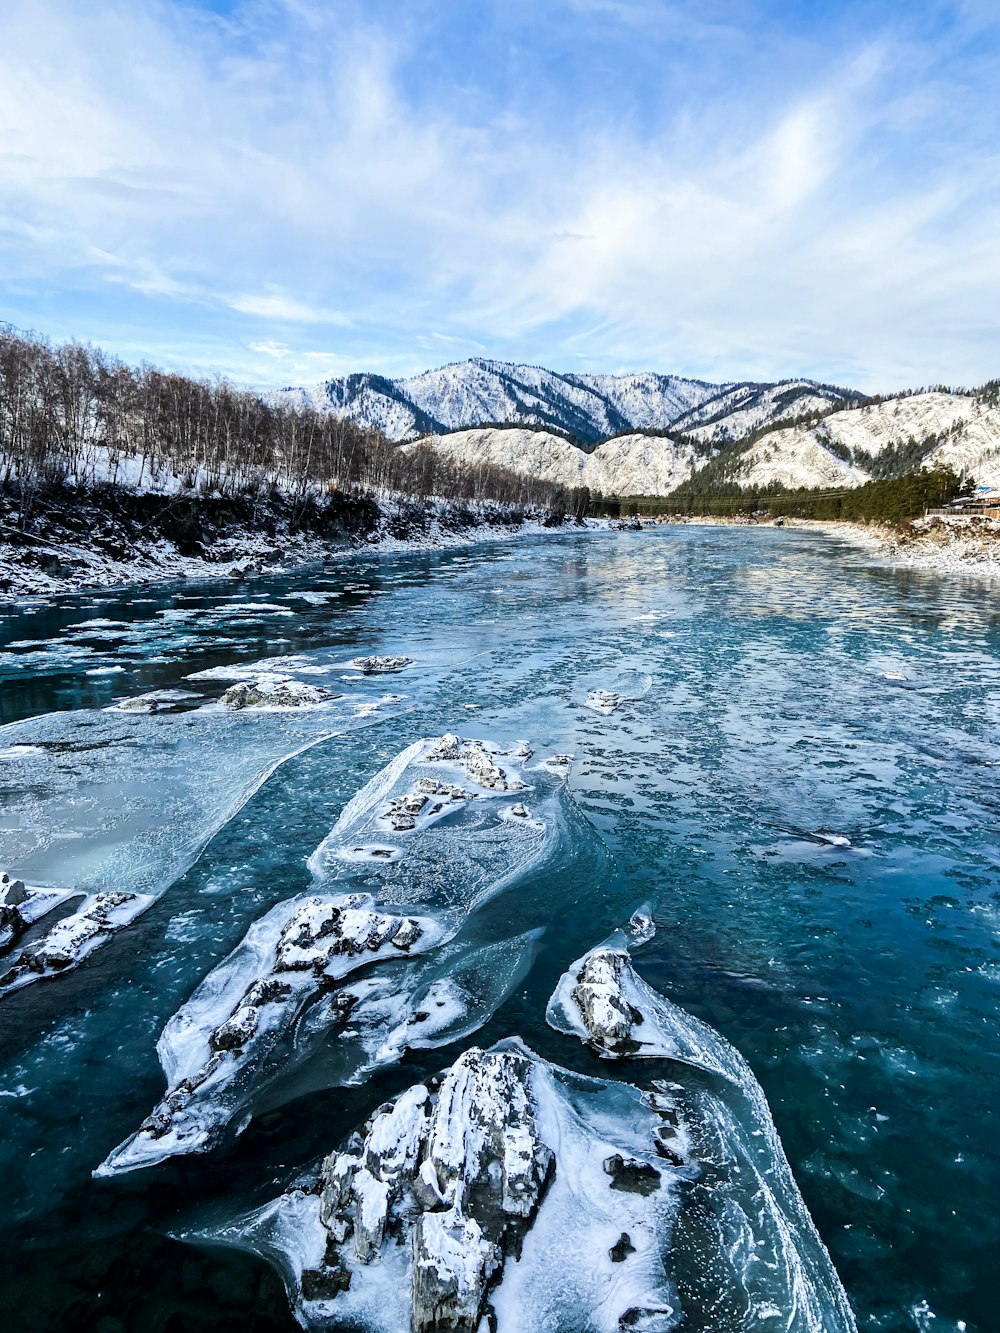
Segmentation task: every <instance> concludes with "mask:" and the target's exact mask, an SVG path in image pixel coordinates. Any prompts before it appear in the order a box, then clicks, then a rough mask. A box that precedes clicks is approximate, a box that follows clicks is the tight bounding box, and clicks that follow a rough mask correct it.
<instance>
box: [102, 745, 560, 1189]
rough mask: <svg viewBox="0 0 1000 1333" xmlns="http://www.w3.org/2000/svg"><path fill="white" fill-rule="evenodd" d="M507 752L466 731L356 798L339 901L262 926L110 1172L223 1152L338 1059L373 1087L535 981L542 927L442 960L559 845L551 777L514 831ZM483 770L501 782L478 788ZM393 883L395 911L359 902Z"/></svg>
mask: <svg viewBox="0 0 1000 1333" xmlns="http://www.w3.org/2000/svg"><path fill="white" fill-rule="evenodd" d="M505 754H506V752H505V751H503V750H502V749H501V748H500V747H498V746H494V745H492V744H491V743H490V742H486V741H476V742H472V741H464V740H460V739H459V738H458V737H454V736H448V737H445V738H444V740H443V741H441V740H438V741H433V740H423V741H417V742H415V743H414V744H413V745H411V746H409V747H408V748H407V749H406V750H404V751H403V752H402V753H401V754H400V755H398V756H397V758H396V759H395V760H393V761H392V763H390V764H389V765H387V766H386V768H384V769H383V770H382V771H381V772H380V773H378V774H376V776H375V777H374V778H373V779H372V780H371V781H370V782H369V783H368V784H367V785H366V786H365V787H363V788H362V789H361V790H360V791H359V792H357V793H356V794H355V796H354V797H352V799H351V800H350V801H349V802H348V803H347V805H346V806H345V807H344V809H343V811H342V812H341V815H340V818H339V819H338V820H337V822H336V824H335V825H334V828H333V829H332V830H331V832H330V834H329V835H328V837H327V838H325V839H324V840H323V843H322V844H321V845H320V847H319V848H318V849H317V851H316V852H315V853H314V855H313V857H312V858H311V860H310V865H311V867H312V869H313V872H314V874H315V876H316V881H317V888H318V889H319V890H322V891H318V892H314V893H312V894H309V895H306V896H304V897H299V898H296V899H293V900H291V901H286V902H282V903H279V904H278V905H277V906H276V907H274V908H272V909H271V911H270V912H268V913H267V914H266V915H265V916H264V917H262V918H261V919H260V920H259V921H258V922H256V923H255V924H254V925H253V926H251V928H250V930H249V931H248V932H247V934H246V936H245V937H244V939H243V941H242V942H241V943H240V945H238V946H237V948H236V950H235V951H234V952H233V953H232V954H231V955H230V956H229V957H228V958H227V959H225V960H224V961H223V962H222V963H221V964H219V966H218V967H217V968H216V969H215V970H214V971H213V972H211V973H209V975H208V976H207V977H206V978H205V980H204V981H203V982H202V984H201V986H199V987H198V989H197V990H196V991H195V993H194V994H193V995H192V996H191V998H190V1000H188V1002H187V1003H186V1004H185V1005H184V1006H182V1008H181V1009H180V1010H179V1011H178V1013H177V1014H175V1015H174V1017H173V1018H172V1019H171V1020H170V1021H169V1023H168V1024H167V1026H166V1028H165V1029H164V1031H163V1034H162V1035H161V1037H160V1041H159V1044H158V1049H159V1054H160V1061H161V1064H162V1065H163V1069H164V1073H165V1075H166V1079H167V1084H168V1088H167V1092H166V1094H165V1096H164V1098H163V1100H162V1101H161V1103H160V1104H159V1106H158V1107H157V1108H156V1109H155V1110H154V1112H153V1114H152V1115H151V1116H150V1118H149V1119H148V1121H147V1122H146V1123H145V1124H144V1125H143V1126H142V1127H141V1128H140V1130H139V1132H138V1133H137V1134H135V1135H133V1137H132V1138H131V1139H130V1140H128V1141H127V1142H126V1143H125V1144H123V1145H122V1146H121V1147H120V1148H118V1149H116V1150H115V1152H114V1153H112V1154H111V1156H110V1157H109V1158H108V1160H107V1162H106V1163H105V1164H104V1165H103V1166H102V1167H101V1168H100V1172H101V1174H105V1175H107V1174H112V1173H113V1172H115V1171H126V1170H133V1169H135V1168H137V1167H141V1166H145V1165H148V1164H149V1163H152V1162H155V1161H159V1160H162V1159H163V1158H165V1157H169V1156H172V1155H174V1154H179V1153H181V1154H183V1153H200V1152H205V1151H208V1150H209V1149H210V1148H211V1147H212V1146H213V1145H214V1144H216V1143H217V1142H219V1141H220V1139H221V1138H223V1137H224V1136H225V1135H226V1134H229V1133H232V1132H233V1130H234V1127H242V1125H243V1124H245V1123H247V1121H248V1120H249V1117H250V1116H251V1115H252V1114H253V1109H254V1107H255V1105H256V1104H257V1103H258V1102H259V1101H260V1099H261V1097H262V1095H263V1094H264V1092H265V1091H267V1095H268V1097H269V1098H271V1099H272V1100H273V1098H274V1097H275V1096H277V1095H279V1094H278V1093H276V1091H275V1088H276V1086H278V1085H279V1084H280V1083H281V1081H282V1080H285V1079H289V1078H290V1075H291V1073H292V1072H293V1071H294V1070H295V1069H296V1068H298V1066H299V1065H301V1064H304V1063H305V1062H307V1061H308V1060H309V1059H311V1058H312V1056H313V1054H315V1052H316V1050H317V1049H318V1048H320V1047H322V1048H323V1049H324V1051H325V1057H324V1058H325V1064H324V1076H325V1077H326V1078H328V1079H329V1081H330V1083H331V1084H336V1083H342V1084H347V1083H357V1082H362V1081H363V1080H364V1079H365V1078H366V1077H367V1076H368V1075H369V1074H370V1072H371V1071H372V1070H373V1069H375V1068H377V1067H379V1066H381V1065H385V1064H390V1063H394V1062H395V1061H398V1060H399V1059H400V1058H401V1057H402V1055H403V1052H404V1051H405V1050H406V1049H407V1048H408V1047H432V1046H435V1045H443V1044H446V1043H447V1042H449V1041H454V1040H456V1039H457V1038H459V1037H461V1036H464V1035H467V1034H469V1033H470V1032H472V1031H475V1030H476V1028H477V1027H478V1026H480V1025H481V1024H482V1023H483V1022H485V1021H486V1019H487V1018H488V1017H489V1015H490V1014H491V1013H492V1012H493V1011H494V1010H495V1008H496V1007H497V1005H498V1004H499V1003H500V1002H501V1001H502V999H503V998H504V997H505V996H506V995H507V994H509V992H510V989H511V988H512V987H513V986H514V985H515V984H516V981H517V979H518V978H519V977H520V976H521V975H523V968H524V967H525V966H526V965H527V961H528V960H529V959H530V956H531V955H532V952H533V949H534V945H535V935H536V934H537V932H528V933H526V934H525V935H524V936H518V937H515V938H513V939H510V940H502V941H497V942H495V943H493V944H490V945H487V946H483V947H478V948H477V947H475V946H473V945H472V944H471V943H470V944H467V945H460V944H458V943H455V944H453V945H451V946H450V948H449V950H448V952H447V955H446V956H445V957H442V958H441V959H440V960H438V958H437V951H438V946H440V945H442V944H444V943H445V942H446V941H449V940H451V939H452V937H453V936H454V935H455V933H456V932H457V931H458V930H459V928H460V926H461V925H462V923H463V922H464V920H465V918H466V916H467V915H468V913H469V911H470V909H471V907H472V905H473V904H474V903H477V902H481V901H483V900H484V899H486V898H487V897H489V896H490V895H491V894H492V893H493V892H495V891H496V889H497V888H498V887H499V886H500V885H502V884H504V883H508V882H510V881H511V880H513V879H514V878H515V877H516V876H518V875H519V874H522V873H524V871H525V870H526V869H527V868H528V867H530V866H531V865H533V864H534V863H535V862H536V861H537V860H538V859H539V858H540V857H541V856H543V855H545V854H546V852H547V851H548V850H550V849H552V848H554V847H555V846H556V845H557V835H556V827H555V809H556V805H557V803H556V801H555V799H554V789H555V786H556V783H555V782H554V781H553V779H552V778H550V777H548V775H544V776H543V777H541V778H540V779H539V788H540V790H539V797H540V800H539V807H538V817H537V818H533V819H518V820H516V821H513V820H509V819H507V817H506V816H507V813H508V808H509V806H510V805H511V804H512V802H511V800H510V798H509V796H508V794H507V791H508V789H511V788H513V786H514V785H515V784H516V785H518V786H526V785H527V784H525V783H523V781H522V780H521V779H520V778H519V777H516V776H515V774H516V773H518V772H520V771H521V770H520V769H519V768H518V767H515V765H519V764H520V763H521V762H523V760H521V759H519V758H516V757H515V756H514V755H513V754H512V755H511V756H510V759H509V760H508V759H507V758H505V759H504V763H505V765H506V764H508V763H509V764H510V767H509V768H504V769H501V768H500V767H499V765H498V764H497V762H496V761H497V759H498V758H499V757H500V756H502V755H505ZM432 756H440V757H432ZM446 756H447V757H446ZM470 768H471V770H472V771H473V772H475V773H477V774H478V775H479V777H480V778H482V779H483V780H484V781H485V780H486V779H490V780H491V781H494V782H496V783H497V784H498V785H497V786H496V787H495V788H493V787H488V786H480V785H478V783H475V782H474V781H473V780H472V778H471V777H470V776H469V772H470ZM498 775H499V776H498ZM457 777H461V778H463V779H465V781H466V782H467V783H468V786H464V785H461V784H460V783H459V782H456V781H455V780H454V779H455V778H457ZM546 788H547V790H548V792H549V794H545V793H546ZM446 816H448V819H447V821H446V823H445V824H444V825H443V826H442V827H440V828H439V827H438V825H439V823H440V822H441V821H443V820H445V817H446ZM445 866H446V867H447V874H446V875H444V876H443V875H442V867H445ZM375 876H377V877H378V881H379V887H378V893H379V899H378V904H376V901H375V899H374V898H373V897H372V896H371V894H370V893H352V892H349V891H347V890H349V889H350V888H351V887H352V882H354V883H356V882H357V880H358V879H360V880H361V882H362V883H363V885H364V887H365V889H366V890H367V889H370V888H372V887H373V880H374V877H375ZM421 904H422V905H421Z"/></svg>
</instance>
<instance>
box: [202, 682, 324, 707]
mask: <svg viewBox="0 0 1000 1333" xmlns="http://www.w3.org/2000/svg"><path fill="white" fill-rule="evenodd" d="M336 698H339V695H336V694H333V693H332V692H331V691H330V690H324V689H321V688H320V686H318V685H308V684H306V683H305V682H304V681H301V680H291V679H289V678H287V677H284V676H258V677H257V679H256V680H255V681H247V680H241V681H237V683H236V684H235V685H230V687H229V689H228V690H226V692H225V694H224V695H223V696H222V704H223V706H224V707H225V708H231V709H232V710H233V711H234V712H236V711H239V710H240V709H243V708H312V707H315V706H316V704H321V703H326V702H327V701H328V700H329V699H336Z"/></svg>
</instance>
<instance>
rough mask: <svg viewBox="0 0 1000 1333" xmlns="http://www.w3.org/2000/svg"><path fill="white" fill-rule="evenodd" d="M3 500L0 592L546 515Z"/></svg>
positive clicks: (198, 572) (498, 534) (194, 570)
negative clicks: (24, 504)
mask: <svg viewBox="0 0 1000 1333" xmlns="http://www.w3.org/2000/svg"><path fill="white" fill-rule="evenodd" d="M0 504H2V507H3V512H2V514H0V599H4V598H18V597H31V596H46V595H51V594H53V593H65V592H76V591H83V590H86V589H90V588H110V587H121V586H124V585H136V586H139V585H143V584H150V583H158V582H163V581H164V580H170V579H211V578H219V577H220V576H226V575H228V576H230V577H232V578H233V579H234V580H238V579H242V578H245V577H248V576H250V575H253V574H259V573H263V572H266V571H277V570H279V569H289V568H292V567H294V566H296V565H302V564H311V563H317V562H322V561H324V560H326V559H329V558H330V557H331V556H332V555H334V554H343V552H344V551H345V550H351V549H367V548H371V547H375V548H377V549H380V550H384V551H386V552H402V551H413V550H434V549H437V548H441V547H447V546H456V545H462V544H465V543H468V542H471V541H487V540H498V539H504V538H510V537H514V536H519V535H525V534H528V533H534V532H541V531H544V530H545V528H546V524H547V523H548V524H551V523H552V521H553V520H552V519H551V517H549V516H547V515H546V514H545V513H544V511H541V510H528V509H523V508H520V507H515V506H509V505H500V504H492V503H473V502H465V501H444V500H434V501H429V502H427V503H421V502H417V501H408V500H400V501H396V500H379V501H375V500H374V499H372V498H369V497H364V496H362V497H348V496H343V497H341V496H337V497H332V498H329V499H327V500H326V501H310V502H308V503H306V504H299V505H295V504H292V503H290V502H289V501H288V500H287V499H285V498H282V497H278V498H276V499H269V500H267V501H265V502H254V501H251V500H249V499H246V498H236V499H223V498H220V497H215V498H200V497H196V496H190V497H180V498H178V497H166V496H158V495H151V494H148V493H139V492H132V491H129V490H126V489H124V488H116V487H104V488H100V489H95V490H85V489H79V490H77V489H68V488H63V489H60V490H59V491H54V492H52V493H51V494H49V495H46V496H44V497H42V498H39V499H37V500H35V501H34V502H33V505H32V508H31V511H30V515H29V517H28V518H27V519H25V518H23V517H22V516H21V514H20V513H19V512H18V502H17V501H15V500H13V499H11V498H9V497H4V498H2V500H0ZM594 526H601V527H603V526H604V524H598V523H597V522H596V521H595V522H594Z"/></svg>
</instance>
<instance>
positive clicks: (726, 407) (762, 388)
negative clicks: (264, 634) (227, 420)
mask: <svg viewBox="0 0 1000 1333" xmlns="http://www.w3.org/2000/svg"><path fill="white" fill-rule="evenodd" d="M846 396H847V394H846V391H844V390H836V389H829V388H826V387H824V386H822V385H818V384H813V383H812V382H811V381H809V380H801V381H793V382H789V383H787V384H779V385H775V384H739V385H731V384H727V385H717V384H709V383H707V382H705V381H704V380H694V379H685V378H682V377H680V376H677V375H660V374H656V373H655V372H653V371H644V372H641V373H637V374H626V375H578V374H565V375H562V374H556V373H555V372H553V371H550V370H545V369H543V368H541V367H539V366H524V365H514V364H509V363H507V362H503V361H487V360H485V359H483V358H479V357H477V358H473V359H472V360H470V361H459V362H455V363H453V364H452V365H448V366H442V367H440V368H439V369H437V370H428V371H425V372H424V373H423V374H421V375H415V376H413V377H412V378H410V379H397V380H390V379H386V378H385V377H383V376H381V375H369V374H359V375H345V376H342V377H341V378H339V379H331V380H327V381H325V382H324V383H322V384H317V385H314V386H312V387H311V388H289V389H283V390H281V391H280V392H279V393H277V394H275V395H273V397H274V398H275V399H276V400H277V401H285V402H288V403H291V404H292V405H293V406H296V407H313V408H316V409H317V410H319V411H329V412H337V413H340V414H342V415H344V416H349V417H351V418H353V419H354V420H355V421H359V422H364V423H367V424H369V425H373V426H376V427H377V428H378V429H379V430H381V431H383V432H384V433H385V434H386V436H387V437H388V438H389V439H390V440H393V441H402V440H410V439H413V438H414V436H416V435H419V434H421V433H426V434H431V433H434V432H438V433H440V432H442V431H445V430H464V429H468V428H471V427H475V426H486V425H496V424H508V423H509V424H511V425H519V424H533V425H539V426H546V427H549V428H550V429H552V430H557V431H565V432H567V433H568V434H570V435H573V436H576V437H577V438H578V439H581V440H585V441H587V442H589V443H594V442H596V441H597V440H601V439H606V438H607V437H608V436H611V435H616V434H620V433H622V432H624V431H627V430H630V429H631V430H664V429H666V428H667V427H669V426H671V425H672V424H673V422H675V421H678V420H680V421H682V422H684V423H686V425H685V428H687V426H690V427H691V428H692V429H696V428H697V429H698V430H699V432H703V435H704V438H706V439H716V438H717V439H718V440H720V441H725V440H730V439H735V438H737V437H739V436H740V435H743V434H745V433H746V431H747V430H752V429H755V428H756V427H758V426H760V425H762V424H764V425H766V424H767V423H768V422H771V421H775V420H777V419H779V418H781V417H789V416H793V415H794V416H800V415H802V414H803V413H805V412H807V411H814V410H816V409H817V407H819V408H822V407H824V406H827V405H828V404H829V403H830V402H838V401H841V400H843V399H845V397H846ZM730 418H732V419H731V420H730Z"/></svg>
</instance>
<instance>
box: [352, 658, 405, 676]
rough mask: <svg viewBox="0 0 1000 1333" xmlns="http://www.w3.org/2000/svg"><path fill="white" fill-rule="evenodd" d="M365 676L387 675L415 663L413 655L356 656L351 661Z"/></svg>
mask: <svg viewBox="0 0 1000 1333" xmlns="http://www.w3.org/2000/svg"><path fill="white" fill-rule="evenodd" d="M351 665H352V666H356V667H357V668H358V670H359V671H360V672H361V673H362V675H365V676H385V675H391V674H392V673H394V672H397V671H404V670H405V669H406V668H407V667H408V666H412V665H413V658H412V657H356V658H355V659H354V661H353V662H352V663H351Z"/></svg>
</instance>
